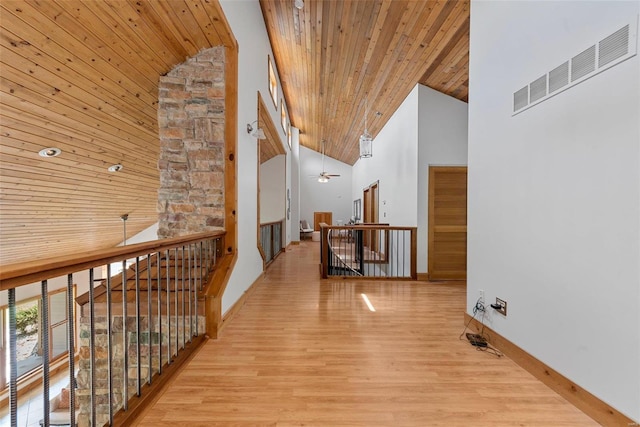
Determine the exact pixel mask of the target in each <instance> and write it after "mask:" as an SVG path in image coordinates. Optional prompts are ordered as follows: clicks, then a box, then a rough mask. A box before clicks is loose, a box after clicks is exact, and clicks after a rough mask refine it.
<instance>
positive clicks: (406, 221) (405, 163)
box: [352, 86, 418, 227]
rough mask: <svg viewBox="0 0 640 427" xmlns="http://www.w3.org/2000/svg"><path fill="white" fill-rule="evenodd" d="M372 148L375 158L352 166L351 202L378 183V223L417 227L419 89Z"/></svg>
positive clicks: (409, 98)
mask: <svg viewBox="0 0 640 427" xmlns="http://www.w3.org/2000/svg"><path fill="white" fill-rule="evenodd" d="M372 147H373V157H371V158H368V159H359V160H358V161H357V162H356V164H355V165H354V166H353V193H352V199H354V200H355V199H362V198H363V197H362V194H363V190H364V189H365V188H366V187H369V185H371V184H373V183H374V182H376V181H379V187H378V195H379V200H380V201H379V218H378V220H379V222H381V223H389V224H391V225H394V226H407V227H415V226H416V225H417V209H418V203H417V197H418V183H417V176H418V87H417V86H416V87H415V88H414V89H413V90H412V91H411V93H410V94H409V95H408V96H407V98H406V99H405V100H404V101H403V103H402V104H401V105H400V107H398V109H397V110H396V112H395V113H393V116H392V117H391V118H390V119H389V120H388V121H387V123H386V124H385V126H384V127H383V128H382V130H380V132H379V133H378V135H377V136H376V138H375V139H374V140H373V143H372ZM363 201H364V200H363ZM363 212H364V206H363Z"/></svg>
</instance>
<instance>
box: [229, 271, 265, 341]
mask: <svg viewBox="0 0 640 427" xmlns="http://www.w3.org/2000/svg"><path fill="white" fill-rule="evenodd" d="M264 276H265V273H264V272H263V273H262V274H260V275H259V276H258V278H257V279H256V280H255V281H254V282H253V283H252V284H251V286H249V288H248V289H247V290H246V291H244V293H243V294H242V296H241V297H240V298H238V300H237V301H236V302H235V303H233V305H232V306H231V308H229V310H227V312H226V313H225V314H224V316H222V324H221V325H220V328H218V336H219V335H220V333H221V332H222V330H223V329H224V328H225V326H227V323H229V322H231V320H233V318H234V317H235V315H236V314H238V312H239V311H240V309H241V308H242V306H243V305H244V303H245V302H247V299H248V298H249V297H250V296H251V294H252V293H253V291H255V290H256V287H257V285H258V284H259V283H260V282H261V281H262V279H264Z"/></svg>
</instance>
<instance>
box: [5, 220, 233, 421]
mask: <svg viewBox="0 0 640 427" xmlns="http://www.w3.org/2000/svg"><path fill="white" fill-rule="evenodd" d="M224 236H225V232H224V231H219V232H210V233H200V234H196V235H192V236H185V237H178V238H172V239H164V240H157V241H153V242H147V243H140V244H135V245H130V246H125V247H118V248H113V249H107V250H102V251H96V252H92V253H85V254H81V255H78V256H73V257H58V258H52V259H48V260H42V261H33V262H27V263H21V264H14V265H10V266H6V267H3V268H2V270H1V271H0V292H1V293H2V294H6V295H0V296H1V297H3V298H5V297H6V300H7V301H8V304H7V311H8V322H9V327H8V328H7V329H8V335H9V337H8V344H9V348H8V351H7V349H5V348H4V345H3V348H2V351H3V352H5V353H3V356H4V355H7V356H8V358H9V367H10V373H9V375H8V392H9V393H8V394H9V402H8V403H9V407H10V408H9V410H10V425H11V426H12V427H14V426H17V425H18V424H20V425H23V424H25V423H24V421H23V420H20V421H19V420H18V416H19V411H18V407H19V405H20V404H21V403H22V402H21V399H20V396H19V383H18V374H17V349H16V346H17V332H16V294H17V293H18V292H20V291H21V288H22V287H26V286H29V285H33V284H36V283H37V284H38V285H39V287H40V299H39V302H38V307H39V320H40V327H41V329H40V335H41V341H42V343H41V348H42V364H41V365H40V366H39V367H38V368H37V370H38V371H39V372H40V374H41V378H42V407H43V411H42V414H43V415H42V419H41V422H40V424H41V425H43V426H49V425H53V424H52V421H51V417H54V418H56V420H55V423H56V425H60V420H59V419H60V418H62V419H64V418H65V417H66V420H67V422H68V424H69V425H73V424H72V423H70V422H69V421H70V420H76V422H77V424H79V425H90V426H97V425H100V426H102V425H119V424H122V423H123V422H124V421H125V420H128V419H130V417H132V416H135V415H136V414H137V413H138V412H139V411H140V410H141V408H142V402H144V401H145V400H147V399H149V398H150V397H152V396H153V393H155V392H156V391H157V390H158V389H159V388H160V387H161V386H162V384H163V383H165V382H166V381H167V379H168V377H169V376H170V375H171V374H172V373H173V372H175V371H176V370H177V368H178V367H179V365H180V364H181V363H183V362H184V360H185V359H186V358H187V357H188V356H189V354H190V353H191V352H193V350H195V349H196V348H197V347H198V346H199V345H200V344H201V343H203V342H204V339H205V334H210V335H212V336H216V334H217V331H209V330H208V329H210V328H211V325H217V324H218V323H219V319H215V320H214V321H211V319H206V318H205V316H211V312H214V313H217V314H218V315H219V311H218V310H215V309H214V310H212V309H211V308H208V307H207V308H205V302H206V301H207V300H209V299H211V298H212V297H217V295H215V289H220V284H218V283H215V281H216V280H217V279H216V273H217V271H216V268H217V267H218V266H219V265H221V264H224V263H225V262H226V258H224V260H223V258H222V254H223V248H224ZM221 260H223V261H222V262H221ZM114 266H122V272H119V273H117V274H114V275H112V272H113V268H114ZM220 269H221V267H220ZM220 269H219V270H220ZM103 272H105V274H103ZM86 273H88V274H86ZM103 276H104V277H103ZM218 276H220V275H218ZM60 277H62V278H64V279H66V290H67V292H66V295H67V299H66V304H64V305H66V307H65V310H66V317H67V323H66V326H67V328H66V337H63V338H66V342H67V349H68V350H67V351H69V353H70V354H72V355H74V356H75V357H68V354H69V353H68V354H67V360H68V362H67V363H68V380H69V381H68V384H69V385H70V387H69V389H68V390H69V408H68V409H67V410H66V411H61V413H60V411H56V413H51V411H52V409H53V408H51V405H50V399H51V398H52V397H54V396H51V394H50V390H49V388H50V379H51V378H50V368H49V365H50V355H49V352H50V348H51V345H52V344H51V337H50V336H49V333H48V331H49V327H50V324H49V323H50V319H51V316H50V312H49V310H50V308H49V286H48V282H49V281H51V280H52V279H57V278H60ZM87 277H88V278H87ZM78 280H86V281H87V283H84V284H83V285H84V286H83V287H85V288H87V289H88V291H87V292H86V293H85V294H83V295H80V296H78V297H77V298H76V299H75V301H74V299H73V290H74V284H78ZM80 285H81V284H78V286H80ZM212 289H213V290H214V291H213V292H214V294H213V295H212V292H211V291H212ZM206 304H210V303H209V302H206ZM76 307H78V308H79V310H78V313H76ZM56 311H60V308H59V307H58V308H56ZM57 315H58V316H59V315H60V313H58V314H57ZM78 317H79V318H80V320H79V321H78ZM3 332H4V331H0V333H3ZM56 341H58V344H59V343H60V341H61V340H60V339H59V338H56ZM2 342H4V340H3V341H2ZM76 344H78V345H77V346H76ZM3 359H4V358H3ZM76 359H77V361H78V363H77V364H76ZM0 369H2V370H4V369H5V366H2V367H0ZM76 402H78V403H79V404H78V405H77V404H76ZM24 403H26V400H25V402H24ZM31 405H33V404H31ZM20 414H22V415H21V416H26V415H25V411H20Z"/></svg>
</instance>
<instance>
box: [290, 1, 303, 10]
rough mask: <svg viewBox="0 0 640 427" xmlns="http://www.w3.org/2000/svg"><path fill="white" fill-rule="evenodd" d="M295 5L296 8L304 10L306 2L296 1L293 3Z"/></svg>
mask: <svg viewBox="0 0 640 427" xmlns="http://www.w3.org/2000/svg"><path fill="white" fill-rule="evenodd" d="M293 5H294V6H295V7H296V9H302V8H303V7H304V1H303V0H295V1H294V2H293Z"/></svg>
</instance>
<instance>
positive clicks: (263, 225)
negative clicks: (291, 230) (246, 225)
mask: <svg viewBox="0 0 640 427" xmlns="http://www.w3.org/2000/svg"><path fill="white" fill-rule="evenodd" d="M283 221H284V218H282V219H280V220H278V221H272V222H265V223H260V227H265V226H267V225H274V224H282V223H283Z"/></svg>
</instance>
